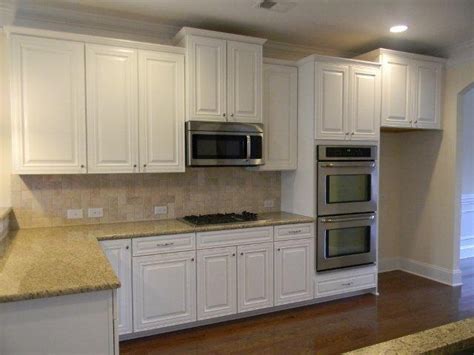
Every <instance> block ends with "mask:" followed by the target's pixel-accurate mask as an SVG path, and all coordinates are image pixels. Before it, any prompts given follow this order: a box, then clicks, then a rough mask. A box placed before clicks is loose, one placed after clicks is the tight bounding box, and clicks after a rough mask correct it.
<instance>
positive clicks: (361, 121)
mask: <svg viewBox="0 0 474 355" xmlns="http://www.w3.org/2000/svg"><path fill="white" fill-rule="evenodd" d="M350 81H351V84H350V85H351V90H350V91H351V102H350V120H349V121H350V136H351V140H378V139H379V131H380V69H379V68H374V67H357V66H353V67H351V79H350Z"/></svg>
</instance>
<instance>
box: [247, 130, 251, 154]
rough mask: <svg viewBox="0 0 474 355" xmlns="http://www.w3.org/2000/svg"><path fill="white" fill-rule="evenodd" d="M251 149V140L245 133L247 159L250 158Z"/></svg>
mask: <svg viewBox="0 0 474 355" xmlns="http://www.w3.org/2000/svg"><path fill="white" fill-rule="evenodd" d="M251 149H252V142H251V140H250V136H249V135H247V160H249V159H250V156H251V154H250V150H251Z"/></svg>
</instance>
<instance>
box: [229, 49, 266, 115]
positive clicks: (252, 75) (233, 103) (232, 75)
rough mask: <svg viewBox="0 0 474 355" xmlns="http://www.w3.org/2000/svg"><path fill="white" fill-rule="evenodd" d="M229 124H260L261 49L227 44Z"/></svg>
mask: <svg viewBox="0 0 474 355" xmlns="http://www.w3.org/2000/svg"><path fill="white" fill-rule="evenodd" d="M227 80H228V81H227V82H228V85H227V103H228V110H227V111H228V114H229V117H228V120H229V121H233V122H250V123H260V122H262V46H260V45H257V44H249V43H241V42H234V41H227Z"/></svg>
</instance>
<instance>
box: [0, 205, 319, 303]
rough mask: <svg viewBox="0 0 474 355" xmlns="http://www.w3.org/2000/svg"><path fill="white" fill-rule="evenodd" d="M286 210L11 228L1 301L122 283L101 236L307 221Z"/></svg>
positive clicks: (0, 257) (1, 265)
mask: <svg viewBox="0 0 474 355" xmlns="http://www.w3.org/2000/svg"><path fill="white" fill-rule="evenodd" d="M311 222H314V218H311V217H305V216H300V215H295V214H291V213H285V212H274V213H262V214H260V215H259V219H258V220H257V221H252V222H242V223H228V224H217V225H206V226H192V225H190V224H187V223H185V222H182V221H180V220H177V219H169V220H160V221H145V222H130V223H129V222H125V223H113V224H96V225H78V226H68V227H51V228H31V229H20V230H14V231H10V232H9V234H8V235H7V237H6V238H5V240H4V241H2V242H3V243H4V244H6V245H4V247H3V248H0V250H3V252H2V253H0V303H2V302H12V301H20V300H27V299H34V298H44V297H53V296H60V295H67V294H74V293H83V292H93V291H99V290H107V289H114V288H118V287H120V281H119V280H118V278H117V276H116V275H115V273H114V271H113V269H112V267H111V265H110V263H109V262H108V260H107V258H106V256H105V255H104V253H103V252H102V248H101V246H100V244H99V241H101V240H111V239H127V238H137V237H147V236H159V235H170V234H181V233H194V232H205V231H218V230H226V229H244V228H255V227H263V226H272V225H282V224H295V223H311Z"/></svg>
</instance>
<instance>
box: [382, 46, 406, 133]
mask: <svg viewBox="0 0 474 355" xmlns="http://www.w3.org/2000/svg"><path fill="white" fill-rule="evenodd" d="M382 72H383V73H382V75H383V79H382V83H383V84H382V119H381V125H382V126H383V127H411V125H412V120H413V118H412V113H411V108H410V107H411V105H412V103H411V100H412V99H411V95H412V93H411V91H410V87H411V82H410V80H411V73H410V61H409V60H408V59H406V58H403V57H401V56H400V57H399V56H394V55H388V54H384V55H383V56H382Z"/></svg>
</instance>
